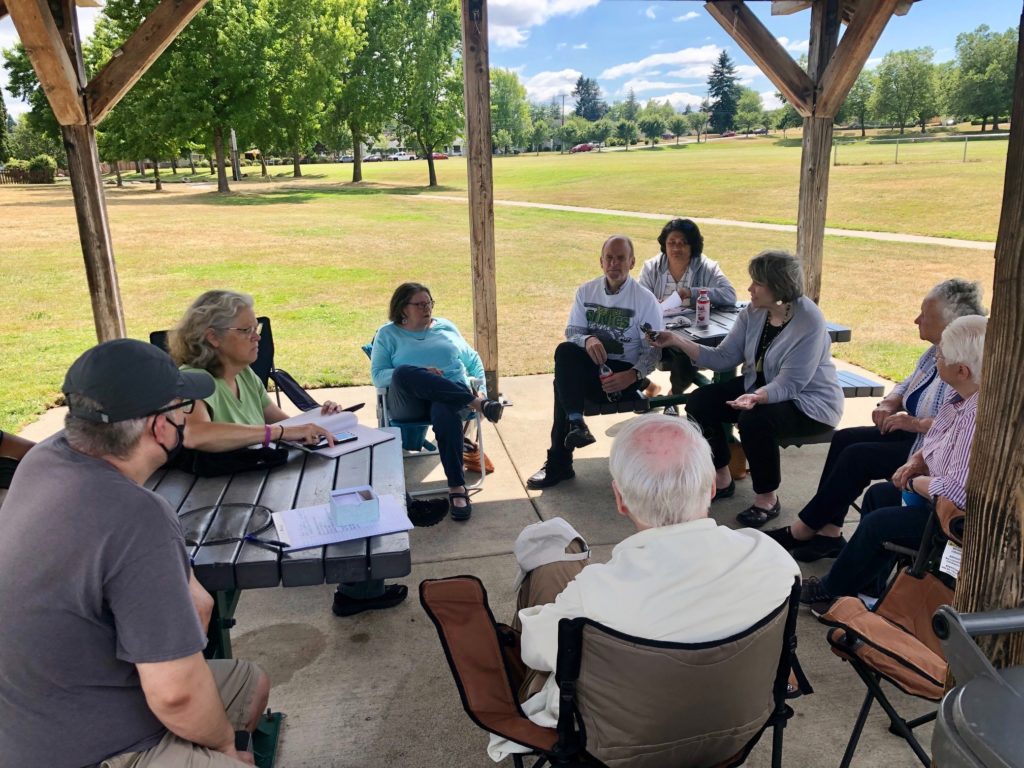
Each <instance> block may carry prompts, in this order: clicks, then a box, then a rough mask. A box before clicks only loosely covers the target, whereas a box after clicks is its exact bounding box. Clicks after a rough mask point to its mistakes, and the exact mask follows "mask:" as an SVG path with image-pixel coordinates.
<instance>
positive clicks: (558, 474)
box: [526, 462, 576, 491]
mask: <svg viewBox="0 0 1024 768" xmlns="http://www.w3.org/2000/svg"><path fill="white" fill-rule="evenodd" d="M574 477H576V472H575V470H574V469H573V468H572V467H562V466H559V465H557V464H552V463H551V462H546V463H545V464H544V466H543V467H541V468H540V469H538V470H537V471H536V472H534V473H533V474H532V475H530V477H529V479H528V480H527V481H526V487H527V488H530V489H531V490H534V491H539V490H541V489H542V488H551V487H552V486H554V485H558V484H559V483H560V482H562V481H563V480H571V479H572V478H574Z"/></svg>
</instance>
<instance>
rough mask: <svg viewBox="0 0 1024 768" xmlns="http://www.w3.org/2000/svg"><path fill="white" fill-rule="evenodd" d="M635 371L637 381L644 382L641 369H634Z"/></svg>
mask: <svg viewBox="0 0 1024 768" xmlns="http://www.w3.org/2000/svg"><path fill="white" fill-rule="evenodd" d="M633 370H634V371H636V380H637V381H643V378H644V375H643V374H642V373H640V369H639V368H634V369H633Z"/></svg>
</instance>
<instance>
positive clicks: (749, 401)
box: [725, 392, 764, 411]
mask: <svg viewBox="0 0 1024 768" xmlns="http://www.w3.org/2000/svg"><path fill="white" fill-rule="evenodd" d="M763 402H764V396H763V395H761V394H759V393H757V392H749V393H747V394H745V395H740V396H739V397H737V398H736V399H735V400H726V401H725V404H726V405H728V406H731V407H733V408H735V409H736V410H737V411H749V410H751V409H752V408H753V407H754V406H756V405H760V404H761V403H763Z"/></svg>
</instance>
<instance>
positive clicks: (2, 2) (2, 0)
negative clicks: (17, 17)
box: [0, 0, 7, 19]
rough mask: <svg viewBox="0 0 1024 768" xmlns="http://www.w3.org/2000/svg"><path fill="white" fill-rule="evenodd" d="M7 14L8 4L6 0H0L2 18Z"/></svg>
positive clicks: (0, 15) (0, 17)
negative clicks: (5, 2)
mask: <svg viewBox="0 0 1024 768" xmlns="http://www.w3.org/2000/svg"><path fill="white" fill-rule="evenodd" d="M6 15H7V6H6V5H4V0H0V19H2V18H3V17H4V16H6Z"/></svg>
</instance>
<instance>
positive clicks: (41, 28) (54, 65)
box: [3, 0, 86, 125]
mask: <svg viewBox="0 0 1024 768" xmlns="http://www.w3.org/2000/svg"><path fill="white" fill-rule="evenodd" d="M3 2H4V3H5V4H6V5H7V11H8V13H10V14H11V21H13V22H14V27H15V29H16V30H17V31H18V37H19V38H21V44H22V45H23V46H24V47H25V53H27V54H28V57H29V60H30V61H31V62H32V67H33V68H34V69H35V71H36V76H37V77H38V78H39V83H40V85H42V86H43V91H45V92H46V98H47V99H49V101H50V107H52V109H53V114H54V116H55V117H56V118H57V122H58V123H60V124H61V125H85V124H86V117H85V105H84V103H83V101H82V97H81V95H80V93H79V89H80V87H81V83H80V82H79V79H78V74H77V73H76V71H75V67H74V65H73V64H72V62H71V57H70V56H68V52H67V49H66V48H65V47H64V41H63V39H62V38H61V35H60V31H59V30H58V29H57V23H56V22H55V21H54V20H53V13H52V12H51V11H50V6H49V4H48V3H47V2H46V0H3Z"/></svg>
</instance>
